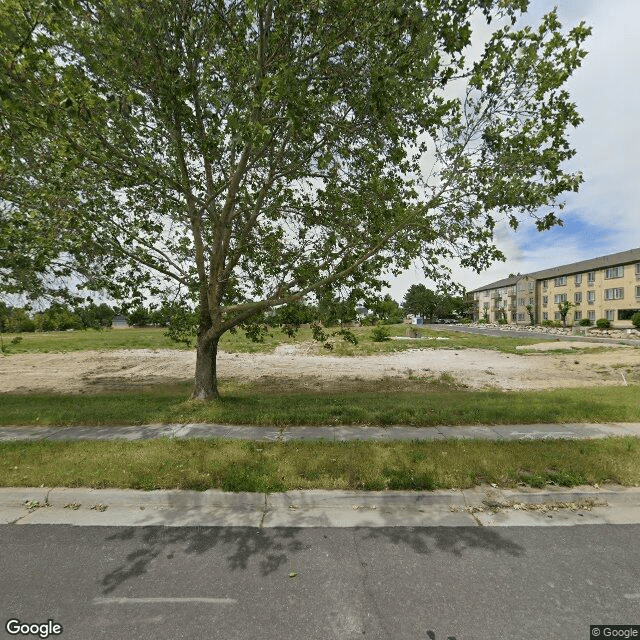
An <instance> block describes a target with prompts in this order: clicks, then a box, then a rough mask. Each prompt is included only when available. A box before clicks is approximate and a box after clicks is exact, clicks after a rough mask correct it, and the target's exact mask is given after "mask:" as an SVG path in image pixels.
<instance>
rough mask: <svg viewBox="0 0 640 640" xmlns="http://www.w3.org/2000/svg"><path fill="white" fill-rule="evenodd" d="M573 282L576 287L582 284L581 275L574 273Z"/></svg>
mask: <svg viewBox="0 0 640 640" xmlns="http://www.w3.org/2000/svg"><path fill="white" fill-rule="evenodd" d="M575 282H576V285H579V284H582V274H581V273H576V276H575Z"/></svg>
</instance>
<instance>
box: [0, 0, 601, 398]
mask: <svg viewBox="0 0 640 640" xmlns="http://www.w3.org/2000/svg"><path fill="white" fill-rule="evenodd" d="M526 7H527V0H380V1H378V2H362V1H361V0H153V1H151V0H2V1H1V2H0V8H1V10H2V13H0V71H1V73H2V76H1V77H0V100H1V101H2V110H1V111H0V199H1V202H2V207H1V208H0V231H1V232H2V239H0V287H3V288H5V289H13V290H27V291H31V292H32V294H33V295H40V294H42V293H43V292H45V291H53V292H56V293H64V291H65V290H66V289H65V287H66V284H65V283H66V280H65V278H68V277H71V276H73V278H75V280H73V282H74V283H75V285H76V286H78V287H81V286H84V287H85V288H86V289H89V290H101V289H102V290H106V291H108V292H109V293H110V294H111V295H112V296H113V297H114V298H115V299H117V300H119V301H122V302H129V303H130V304H133V305H135V304H139V303H141V302H143V301H144V299H145V298H147V297H149V296H155V297H157V298H164V299H167V300H172V301H175V300H184V301H185V302H188V301H191V303H192V304H193V307H194V308H197V309H198V310H199V318H198V327H197V347H196V349H197V362H196V373H195V387H194V395H195V396H196V397H199V398H211V397H215V396H216V395H217V382H216V368H215V362H216V353H217V345H218V341H219V339H220V337H221V336H222V335H223V334H224V333H225V332H226V331H229V330H231V329H234V328H236V327H245V328H247V329H249V330H251V326H252V323H255V322H256V321H257V320H259V319H260V317H261V314H263V313H264V312H265V311H267V310H268V309H269V308H271V307H273V306H278V305H282V304H287V303H292V302H296V301H298V300H304V299H306V297H307V296H308V295H309V294H313V292H315V291H321V292H322V295H328V292H329V291H331V290H334V291H335V292H336V296H338V295H339V296H340V297H342V298H344V299H367V298H370V297H371V296H373V295H376V293H377V292H379V291H380V289H381V286H382V284H383V280H382V278H383V275H382V274H384V273H385V272H386V273H398V272H400V271H401V270H403V269H405V268H407V267H408V266H409V265H410V264H411V263H412V261H413V260H415V259H416V258H420V259H421V260H422V261H423V264H424V267H425V273H426V275H427V276H430V277H432V278H438V277H443V275H445V272H444V269H443V266H442V263H443V261H445V260H446V259H448V258H451V257H459V258H460V259H461V263H462V264H463V265H466V266H471V267H474V268H476V269H482V268H484V267H486V266H487V265H488V264H490V263H491V262H492V261H493V260H495V259H497V258H500V257H501V254H500V252H499V251H498V249H497V248H496V247H495V245H494V242H493V229H494V226H495V224H496V222H497V221H499V220H504V219H506V220H507V221H508V222H509V223H510V224H511V226H513V227H514V228H515V227H516V226H517V225H518V220H519V219H520V218H521V217H522V216H523V215H533V216H536V217H537V222H538V225H539V228H540V229H544V228H547V227H549V226H551V225H553V224H554V223H555V222H556V221H557V218H556V209H555V208H554V207H555V206H556V204H557V201H558V198H559V197H560V196H561V194H562V193H563V192H566V191H568V190H576V189H577V188H578V185H579V183H580V181H581V178H580V175H579V174H572V173H568V172H566V171H565V170H564V169H563V168H562V165H563V162H564V161H566V160H567V159H568V158H570V157H571V156H572V155H573V154H574V151H573V150H572V148H571V146H570V145H569V143H568V141H567V132H568V131H569V129H570V128H571V127H574V126H576V125H578V124H579V122H580V117H579V115H578V113H577V110H576V107H575V105H574V104H573V103H572V102H571V100H570V97H569V95H568V94H567V92H566V91H565V89H564V88H563V85H564V84H565V82H566V80H567V78H568V77H569V76H570V75H571V73H572V72H573V71H574V70H575V69H576V67H578V66H579V65H580V62H581V60H582V58H583V56H584V55H585V54H584V51H583V49H582V44H583V41H584V39H585V38H586V37H587V35H588V33H589V29H588V28H587V27H585V26H584V25H583V24H581V25H578V26H576V27H574V28H572V29H570V30H568V31H566V30H563V29H562V27H561V25H560V24H559V22H558V19H557V16H556V13H554V12H551V13H549V14H548V15H546V16H545V17H544V18H543V19H542V21H541V23H540V25H539V26H538V27H536V28H531V27H519V26H517V25H518V23H517V19H518V17H519V16H520V14H521V13H522V12H523V11H525V10H526ZM483 22H484V23H485V24H487V23H488V24H490V29H491V35H490V36H489V37H488V39H487V42H486V45H485V46H484V49H483V51H482V52H481V54H480V55H479V56H478V57H477V59H468V52H469V51H470V50H471V48H470V44H471V38H472V29H471V25H472V23H473V24H483Z"/></svg>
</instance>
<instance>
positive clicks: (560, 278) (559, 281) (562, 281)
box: [553, 276, 567, 287]
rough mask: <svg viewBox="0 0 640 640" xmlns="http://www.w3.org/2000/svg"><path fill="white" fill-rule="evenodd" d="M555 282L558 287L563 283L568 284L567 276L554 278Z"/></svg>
mask: <svg viewBox="0 0 640 640" xmlns="http://www.w3.org/2000/svg"><path fill="white" fill-rule="evenodd" d="M553 284H555V285H556V287H561V286H562V285H563V284H567V276H560V277H559V278H554V280H553Z"/></svg>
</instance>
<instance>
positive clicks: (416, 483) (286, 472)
mask: <svg viewBox="0 0 640 640" xmlns="http://www.w3.org/2000/svg"><path fill="white" fill-rule="evenodd" d="M0 460H2V463H1V464H0V486H6V487H11V486H41V485H43V486H46V487H93V488H105V487H118V488H123V489H144V490H152V489H196V490H206V489H209V488H216V489H223V490H225V491H261V492H273V491H287V490H293V489H360V490H384V489H396V490H398V489H406V490H433V489H447V488H467V487H472V486H475V485H478V484H481V483H493V484H495V485H498V486H503V487H515V486H518V485H521V484H525V485H528V486H533V487H543V486H545V485H547V484H556V485H562V486H575V485H581V484H596V483H597V484H604V483H606V482H615V483H619V484H622V485H627V486H629V485H631V486H638V484H639V483H640V440H637V439H635V438H608V439H605V440H586V441H572V442H568V441H543V442H519V441H516V442H486V441H478V440H475V441H445V442H408V443H407V442H401V443H398V442H393V443H380V442H376V443H371V442H344V443H327V442H323V443H309V442H289V443H254V442H242V441H229V440H167V439H163V440H152V441H142V442H86V441H85V442H46V441H45V442H15V443H0Z"/></svg>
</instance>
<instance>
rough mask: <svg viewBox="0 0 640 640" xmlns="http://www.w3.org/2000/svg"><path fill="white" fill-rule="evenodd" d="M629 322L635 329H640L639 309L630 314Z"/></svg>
mask: <svg viewBox="0 0 640 640" xmlns="http://www.w3.org/2000/svg"><path fill="white" fill-rule="evenodd" d="M631 323H632V324H633V326H634V327H635V328H636V329H640V311H636V313H634V314H633V315H632V316H631Z"/></svg>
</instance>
